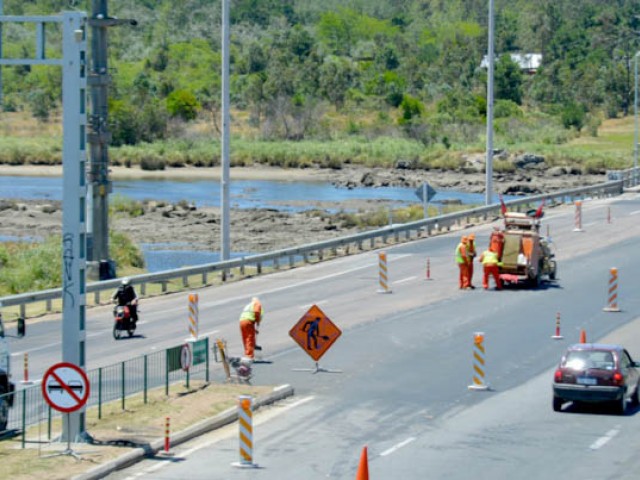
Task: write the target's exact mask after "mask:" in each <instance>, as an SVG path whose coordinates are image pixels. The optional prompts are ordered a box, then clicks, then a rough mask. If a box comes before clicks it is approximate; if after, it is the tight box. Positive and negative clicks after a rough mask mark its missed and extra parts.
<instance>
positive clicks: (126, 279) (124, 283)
mask: <svg viewBox="0 0 640 480" xmlns="http://www.w3.org/2000/svg"><path fill="white" fill-rule="evenodd" d="M130 283H131V280H129V277H124V278H123V279H122V285H129V284H130Z"/></svg>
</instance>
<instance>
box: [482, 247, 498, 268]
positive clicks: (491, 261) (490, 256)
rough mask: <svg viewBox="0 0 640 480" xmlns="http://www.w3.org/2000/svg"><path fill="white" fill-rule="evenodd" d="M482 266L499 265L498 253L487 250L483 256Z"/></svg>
mask: <svg viewBox="0 0 640 480" xmlns="http://www.w3.org/2000/svg"><path fill="white" fill-rule="evenodd" d="M482 264H483V265H497V264H498V254H497V253H496V252H492V251H491V250H487V251H486V252H484V253H483V254H482Z"/></svg>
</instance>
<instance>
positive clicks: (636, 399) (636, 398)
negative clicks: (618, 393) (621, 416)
mask: <svg viewBox="0 0 640 480" xmlns="http://www.w3.org/2000/svg"><path fill="white" fill-rule="evenodd" d="M631 405H633V406H634V407H637V406H638V405H640V384H638V385H636V390H635V392H633V395H631Z"/></svg>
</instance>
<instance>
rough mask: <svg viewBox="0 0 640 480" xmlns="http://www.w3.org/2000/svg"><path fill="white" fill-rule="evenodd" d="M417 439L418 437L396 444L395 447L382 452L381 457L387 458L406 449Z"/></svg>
mask: <svg viewBox="0 0 640 480" xmlns="http://www.w3.org/2000/svg"><path fill="white" fill-rule="evenodd" d="M415 439H416V437H409V438H407V439H406V440H404V441H402V442H400V443H397V444H395V445H394V446H393V447H391V448H389V449H387V450H385V451H384V452H382V453H381V454H380V456H381V457H386V456H387V455H391V454H392V453H393V452H395V451H396V450H399V449H401V448H402V447H406V446H407V445H409V444H410V443H411V442H413V441H414V440H415Z"/></svg>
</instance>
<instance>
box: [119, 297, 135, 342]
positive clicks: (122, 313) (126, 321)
mask: <svg viewBox="0 0 640 480" xmlns="http://www.w3.org/2000/svg"><path fill="white" fill-rule="evenodd" d="M138 311H139V310H138ZM135 331H136V322H134V321H133V320H132V318H131V310H130V307H129V305H116V306H115V307H114V308H113V338H114V339H116V340H119V339H120V336H121V335H122V332H127V334H129V337H133V332H135Z"/></svg>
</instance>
